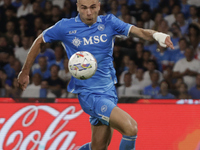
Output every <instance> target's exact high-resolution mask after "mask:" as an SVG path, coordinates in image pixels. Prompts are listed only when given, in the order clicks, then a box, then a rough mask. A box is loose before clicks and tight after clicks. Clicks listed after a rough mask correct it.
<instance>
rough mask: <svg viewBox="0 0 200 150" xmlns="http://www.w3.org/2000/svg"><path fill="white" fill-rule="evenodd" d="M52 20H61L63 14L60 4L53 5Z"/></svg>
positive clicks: (54, 21)
mask: <svg viewBox="0 0 200 150" xmlns="http://www.w3.org/2000/svg"><path fill="white" fill-rule="evenodd" d="M51 14H52V16H51V22H52V23H53V24H55V23H56V22H57V21H59V20H60V19H61V18H62V17H63V16H62V11H61V9H60V7H59V6H58V5H53V7H52V10H51Z"/></svg>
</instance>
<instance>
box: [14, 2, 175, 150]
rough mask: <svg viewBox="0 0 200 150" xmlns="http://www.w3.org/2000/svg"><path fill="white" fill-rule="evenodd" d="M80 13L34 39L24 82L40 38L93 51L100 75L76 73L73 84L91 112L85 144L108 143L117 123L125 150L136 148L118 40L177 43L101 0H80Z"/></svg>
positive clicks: (96, 147) (96, 149)
mask: <svg viewBox="0 0 200 150" xmlns="http://www.w3.org/2000/svg"><path fill="white" fill-rule="evenodd" d="M77 10H78V12H79V14H78V16H77V17H75V18H71V19H62V20H60V21H58V22H57V23H56V24H55V25H54V26H52V27H50V28H48V29H46V30H45V31H43V33H42V34H41V35H39V36H38V37H37V38H36V40H35V41H34V42H33V44H32V46H31V48H30V51H29V53H28V55H27V59H26V62H25V63H24V65H23V68H22V71H21V72H20V73H19V75H18V83H19V86H20V87H21V89H22V90H25V88H26V87H27V84H28V83H29V72H30V68H31V66H32V64H33V62H34V60H35V58H36V56H37V55H38V54H39V52H40V44H41V43H48V42H53V41H62V43H63V46H64V48H65V50H66V52H67V55H68V57H69V58H70V57H71V56H72V54H74V53H75V52H77V51H88V52H90V53H92V54H93V55H94V57H95V58H96V60H97V63H98V68H97V71H96V73H95V74H94V76H92V77H91V78H90V79H87V80H78V79H76V78H74V77H72V79H71V81H70V83H69V85H68V90H69V92H73V93H78V99H79V102H80V105H81V107H82V109H83V110H84V111H85V112H86V113H88V114H89V115H90V123H91V129H92V141H91V143H87V144H85V145H84V146H82V147H81V148H80V150H89V149H92V150H105V149H107V147H108V145H109V143H110V140H111V137H112V133H113V129H116V130H117V131H119V132H120V133H121V134H122V135H123V137H122V140H121V143H120V148H119V149H120V150H133V149H135V140H136V138H137V131H138V129H137V123H136V121H135V120H134V119H133V118H132V117H131V116H130V115H129V114H128V113H126V112H125V111H123V110H122V109H120V108H119V107H117V100H118V99H117V94H116V90H115V86H114V84H115V83H116V77H115V70H114V67H113V63H112V60H113V57H112V53H113V45H114V37H115V35H125V36H137V37H140V38H143V39H145V40H148V41H153V40H156V41H158V42H159V44H160V45H161V46H164V47H166V46H167V47H170V48H172V49H173V44H172V42H171V40H170V37H169V35H166V34H163V33H159V32H156V31H153V30H148V29H141V28H137V27H136V26H133V25H131V24H127V23H124V22H122V21H121V20H119V19H117V18H116V17H115V16H114V15H112V14H110V15H106V16H98V12H99V10H100V2H99V0H77Z"/></svg>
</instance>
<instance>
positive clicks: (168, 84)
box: [159, 80, 171, 90]
mask: <svg viewBox="0 0 200 150" xmlns="http://www.w3.org/2000/svg"><path fill="white" fill-rule="evenodd" d="M164 82H165V83H167V87H168V90H169V89H170V88H171V86H170V83H169V81H167V80H162V81H161V82H160V84H159V86H161V84H162V83H164Z"/></svg>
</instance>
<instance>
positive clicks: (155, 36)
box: [129, 26, 174, 49]
mask: <svg viewBox="0 0 200 150" xmlns="http://www.w3.org/2000/svg"><path fill="white" fill-rule="evenodd" d="M129 35H130V36H136V37H139V38H142V39H144V40H147V41H154V40H156V41H158V43H159V44H160V45H161V46H162V47H170V48H171V49H174V46H173V43H172V41H171V39H170V36H169V35H167V34H164V33H161V32H157V31H154V30H150V29H142V28H138V27H136V26H132V27H131V29H130V33H129Z"/></svg>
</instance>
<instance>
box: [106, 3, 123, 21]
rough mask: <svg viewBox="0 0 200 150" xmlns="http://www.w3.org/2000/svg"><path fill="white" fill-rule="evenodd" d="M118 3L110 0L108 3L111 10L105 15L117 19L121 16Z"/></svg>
mask: <svg viewBox="0 0 200 150" xmlns="http://www.w3.org/2000/svg"><path fill="white" fill-rule="evenodd" d="M118 7H119V3H118V1H117V0H112V1H111V2H110V8H111V10H110V11H108V12H107V14H113V15H115V16H116V17H119V16H120V15H121V11H120V10H119V9H118Z"/></svg>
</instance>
